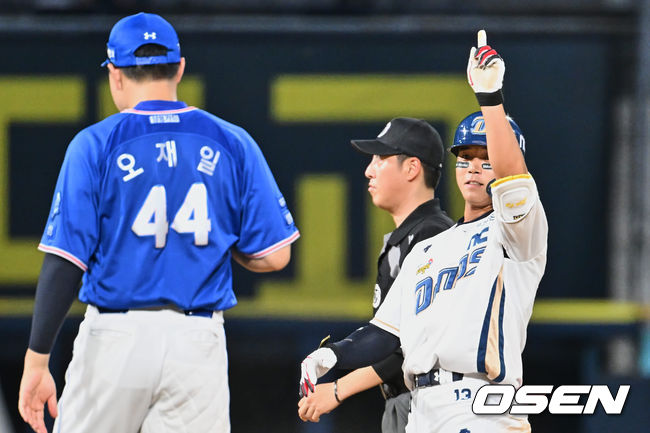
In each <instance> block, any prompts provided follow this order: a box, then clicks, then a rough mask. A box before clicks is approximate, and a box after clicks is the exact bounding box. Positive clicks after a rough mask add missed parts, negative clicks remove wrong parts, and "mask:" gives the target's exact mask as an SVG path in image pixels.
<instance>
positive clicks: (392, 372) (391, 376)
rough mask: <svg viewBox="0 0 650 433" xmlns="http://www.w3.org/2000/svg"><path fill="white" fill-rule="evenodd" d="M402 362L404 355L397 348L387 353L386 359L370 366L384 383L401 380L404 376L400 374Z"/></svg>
mask: <svg viewBox="0 0 650 433" xmlns="http://www.w3.org/2000/svg"><path fill="white" fill-rule="evenodd" d="M403 362H404V356H402V351H401V350H399V351H396V352H393V353H391V354H390V355H388V357H386V359H383V360H381V361H379V362H378V363H376V364H374V365H373V366H372V368H373V369H374V370H375V373H377V376H379V377H380V378H381V380H382V382H384V383H387V382H393V381H399V380H403V377H404V376H403V374H402V363H403Z"/></svg>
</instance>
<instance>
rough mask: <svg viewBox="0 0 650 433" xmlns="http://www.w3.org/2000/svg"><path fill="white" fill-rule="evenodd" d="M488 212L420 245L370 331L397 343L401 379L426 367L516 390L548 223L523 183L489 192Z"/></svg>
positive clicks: (512, 180)
mask: <svg viewBox="0 0 650 433" xmlns="http://www.w3.org/2000/svg"><path fill="white" fill-rule="evenodd" d="M492 202H493V206H494V212H491V213H488V214H486V215H484V216H482V217H480V218H478V219H476V220H474V221H470V222H466V223H458V224H456V225H454V226H453V227H451V228H450V229H448V230H446V231H444V232H442V233H440V234H439V235H437V236H434V237H432V238H429V239H427V240H425V241H422V242H420V243H418V244H417V245H416V246H415V247H414V248H413V250H412V251H411V253H410V254H409V255H408V256H407V257H406V259H405V261H404V263H403V265H402V271H401V272H400V274H399V275H398V277H397V279H396V280H395V282H394V283H393V285H392V286H391V289H390V291H389V292H388V295H387V297H386V300H385V301H384V303H383V304H382V305H381V307H380V308H379V310H378V311H377V314H376V315H375V317H374V318H373V319H372V320H371V322H370V323H372V324H374V325H376V326H378V327H380V328H382V329H384V330H385V331H388V332H390V333H392V334H394V335H396V336H398V337H399V338H400V340H401V345H402V350H403V351H404V364H403V370H404V377H405V381H406V384H407V386H409V388H411V389H413V375H416V374H420V373H426V372H428V371H430V370H431V369H432V368H442V369H445V370H448V371H453V372H458V373H464V374H470V373H485V374H486V375H487V378H488V379H489V380H491V381H494V382H500V383H508V384H512V385H515V386H517V387H519V386H520V385H521V384H522V362H521V353H522V351H523V349H524V345H525V343H526V327H527V325H528V321H529V320H530V316H531V313H532V309H533V302H534V299H535V293H536V291H537V286H538V285H539V281H540V280H541V278H542V275H543V273H544V268H545V266H546V249H547V234H548V225H547V221H546V215H545V213H544V209H543V207H542V204H541V202H540V201H539V196H538V192H537V187H536V185H535V182H534V180H533V178H532V177H531V176H530V175H529V174H526V175H518V176H510V177H506V178H503V179H498V180H497V181H495V182H494V183H493V185H492Z"/></svg>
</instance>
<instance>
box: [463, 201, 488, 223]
mask: <svg viewBox="0 0 650 433" xmlns="http://www.w3.org/2000/svg"><path fill="white" fill-rule="evenodd" d="M491 210H492V203H490V204H487V205H485V206H472V205H471V204H469V203H467V202H465V212H464V213H463V219H464V221H465V222H467V221H474V220H475V219H476V218H478V217H480V216H481V215H484V214H485V213H486V212H489V211H491Z"/></svg>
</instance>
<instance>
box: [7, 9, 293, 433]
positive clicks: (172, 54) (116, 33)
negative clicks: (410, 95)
mask: <svg viewBox="0 0 650 433" xmlns="http://www.w3.org/2000/svg"><path fill="white" fill-rule="evenodd" d="M107 52H108V59H107V60H106V61H105V62H104V63H103V65H102V66H106V67H107V70H108V77H109V83H110V89H111V94H112V96H113V100H114V102H115V104H116V106H117V108H118V109H119V110H120V113H118V114H115V115H113V116H110V117H108V118H107V119H105V120H103V121H101V122H99V123H96V124H94V125H92V126H90V127H88V128H86V129H84V130H83V131H81V132H80V133H79V134H78V135H77V136H76V137H75V138H74V139H73V140H72V142H71V143H70V145H69V147H68V150H67V152H66V156H65V159H64V162H63V166H62V167H61V172H60V174H59V179H58V181H57V184H56V188H55V191H54V200H53V204H52V208H51V211H50V215H49V218H48V221H47V224H46V227H45V233H44V234H43V237H42V239H41V243H40V245H39V249H40V250H42V251H44V252H45V253H46V254H45V258H44V261H43V267H42V270H41V274H40V277H39V282H38V286H37V291H36V301H35V306H34V316H33V321H32V331H31V336H30V343H29V348H28V350H27V353H26V355H25V367H24V372H23V378H22V381H21V386H20V395H19V410H20V413H21V415H22V417H23V418H24V419H25V421H27V422H28V423H29V424H30V425H31V426H32V427H33V428H34V429H35V430H36V431H37V432H39V433H42V432H46V428H45V425H44V421H43V414H44V405H45V403H47V406H48V409H49V412H50V414H51V415H52V416H54V417H56V422H55V427H54V431H56V432H59V431H60V432H65V433H74V432H89V431H92V432H106V433H109V432H111V433H115V432H120V433H128V432H133V433H135V432H154V431H155V432H229V431H230V420H229V391H228V378H227V354H226V346H225V344H226V340H225V335H224V329H223V316H222V311H223V310H227V309H228V308H231V307H233V306H234V305H235V304H236V303H237V301H236V299H235V295H234V293H233V290H232V281H231V280H232V270H231V257H232V258H234V259H235V260H236V261H237V262H238V263H240V264H241V265H242V266H244V267H245V268H247V269H249V270H252V271H255V272H267V271H274V270H279V269H282V268H283V267H284V266H286V264H287V263H288V261H289V258H290V244H291V243H292V242H293V241H295V240H296V239H297V238H298V236H299V233H298V230H297V229H296V227H295V225H294V223H293V219H292V217H291V214H290V212H289V210H288V209H287V206H286V203H285V200H284V198H283V197H282V194H281V193H280V191H279V189H278V187H277V185H276V183H275V180H274V179H273V175H272V174H271V171H270V169H269V167H268V165H267V163H266V161H265V159H264V157H263V155H262V153H261V151H260V149H259V147H258V146H257V144H256V143H255V141H254V140H253V139H252V138H251V137H250V135H248V133H247V132H246V131H244V130H243V129H242V128H240V127H237V126H235V125H232V124H230V123H228V122H226V121H224V120H222V119H220V118H218V117H216V116H214V115H211V114H209V113H207V112H205V111H202V110H200V109H198V108H195V107H190V106H187V105H186V104H185V103H183V102H181V101H178V100H177V97H176V88H177V85H178V83H179V82H180V80H181V77H182V75H183V70H184V67H185V59H184V58H183V57H181V53H180V45H179V42H178V38H177V35H176V32H175V31H174V29H173V27H172V26H171V25H170V24H169V23H168V22H167V21H165V20H164V19H163V18H161V17H160V16H158V15H154V14H145V13H139V14H137V15H131V16H128V17H126V18H123V19H122V20H120V21H119V22H118V23H117V24H115V26H114V27H113V29H112V31H111V33H110V36H109V40H108V44H107ZM82 274H83V284H82V286H81V289H80V291H79V299H80V300H81V301H82V302H85V303H87V304H88V308H87V311H86V314H85V317H84V320H83V322H82V324H81V326H80V328H79V334H78V336H77V338H76V340H75V343H74V351H73V357H72V361H71V363H70V365H69V367H68V370H67V373H66V384H65V388H64V390H63V394H62V396H61V399H60V401H59V402H58V406H57V399H56V388H55V384H54V381H53V379H52V376H51V374H50V372H49V369H48V360H49V353H50V351H51V348H52V346H53V343H54V339H55V338H56V334H57V333H58V330H59V328H60V326H61V324H62V322H63V319H64V317H65V314H66V313H67V310H68V309H69V307H70V305H71V303H72V301H73V299H74V296H75V294H76V291H77V289H78V287H79V281H80V280H81V279H82Z"/></svg>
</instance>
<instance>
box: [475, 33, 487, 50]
mask: <svg viewBox="0 0 650 433" xmlns="http://www.w3.org/2000/svg"><path fill="white" fill-rule="evenodd" d="M484 45H487V34H485V30H483V29H481V30H479V31H478V45H477V47H478V48H480V47H482V46H484Z"/></svg>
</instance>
